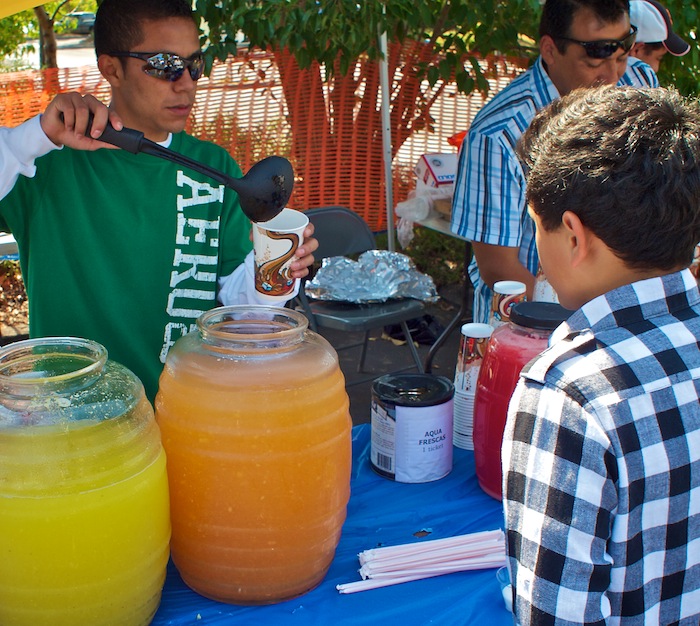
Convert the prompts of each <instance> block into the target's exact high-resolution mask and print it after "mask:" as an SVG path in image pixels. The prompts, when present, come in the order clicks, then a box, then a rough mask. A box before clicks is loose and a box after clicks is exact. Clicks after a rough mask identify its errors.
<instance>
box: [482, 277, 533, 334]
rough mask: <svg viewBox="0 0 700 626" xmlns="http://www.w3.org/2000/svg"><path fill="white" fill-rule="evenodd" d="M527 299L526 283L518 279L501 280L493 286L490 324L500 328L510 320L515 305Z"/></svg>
mask: <svg viewBox="0 0 700 626" xmlns="http://www.w3.org/2000/svg"><path fill="white" fill-rule="evenodd" d="M523 300H525V283H521V282H520V281H517V280H499V281H498V282H497V283H495V284H494V286H493V298H492V300H491V314H490V315H489V324H490V325H491V326H493V327H494V328H498V327H499V326H502V325H503V324H507V323H508V321H509V320H510V310H511V308H513V305H515V304H517V303H518V302H522V301H523Z"/></svg>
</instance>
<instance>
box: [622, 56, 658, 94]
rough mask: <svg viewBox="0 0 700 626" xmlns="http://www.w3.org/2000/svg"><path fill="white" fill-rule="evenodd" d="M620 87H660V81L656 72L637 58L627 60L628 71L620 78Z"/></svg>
mask: <svg viewBox="0 0 700 626" xmlns="http://www.w3.org/2000/svg"><path fill="white" fill-rule="evenodd" d="M618 85H624V86H627V87H658V86H659V79H658V78H657V76H656V74H655V73H654V70H653V69H652V68H651V67H650V66H649V65H647V64H646V63H644V61H642V60H640V59H637V58H636V57H629V58H628V59H627V70H626V71H625V73H624V74H623V75H622V78H620V80H619V82H618Z"/></svg>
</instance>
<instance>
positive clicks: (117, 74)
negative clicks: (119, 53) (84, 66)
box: [97, 54, 124, 87]
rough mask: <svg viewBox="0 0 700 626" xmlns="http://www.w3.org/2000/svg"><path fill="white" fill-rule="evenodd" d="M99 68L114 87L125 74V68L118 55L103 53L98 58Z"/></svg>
mask: <svg viewBox="0 0 700 626" xmlns="http://www.w3.org/2000/svg"><path fill="white" fill-rule="evenodd" d="M97 68H98V69H99V70H100V74H102V76H104V77H105V79H106V80H107V82H108V83H109V84H110V85H111V86H112V87H114V86H115V85H116V84H118V83H119V81H120V79H121V78H122V76H123V75H124V68H123V66H122V64H121V62H120V60H119V59H118V58H117V57H113V56H109V55H108V54H101V55H100V56H99V57H98V58H97Z"/></svg>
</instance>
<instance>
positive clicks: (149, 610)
mask: <svg viewBox="0 0 700 626" xmlns="http://www.w3.org/2000/svg"><path fill="white" fill-rule="evenodd" d="M169 538H170V521H169V510H168V485H167V475H166V469H165V454H164V452H163V448H162V446H161V443H160V433H159V431H158V427H157V425H156V423H155V420H154V418H153V409H152V408H151V405H150V404H149V403H148V401H147V400H146V397H145V395H144V391H143V386H142V385H141V382H140V381H139V380H138V378H136V376H134V374H132V373H131V372H130V371H129V370H127V369H126V368H125V367H123V366H121V365H119V364H117V363H114V362H112V361H109V360H107V351H106V350H105V348H104V347H102V346H101V345H99V344H97V343H95V342H92V341H87V340H84V339H76V338H49V339H32V340H28V341H21V342H17V343H14V344H10V345H8V346H6V347H4V348H2V349H0V624H2V625H3V626H37V625H42V624H50V625H51V626H75V625H76V624H90V626H108V625H110V626H126V625H129V626H141V625H146V624H148V623H150V621H151V619H152V618H153V615H154V614H155V612H156V609H157V608H158V604H159V602H160V596H161V591H162V588H163V583H164V581H165V568H166V565H167V561H168V541H169Z"/></svg>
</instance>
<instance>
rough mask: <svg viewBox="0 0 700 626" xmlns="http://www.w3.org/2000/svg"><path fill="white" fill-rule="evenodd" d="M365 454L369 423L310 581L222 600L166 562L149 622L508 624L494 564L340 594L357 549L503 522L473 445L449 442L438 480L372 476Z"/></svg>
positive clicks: (359, 432)
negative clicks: (331, 543) (287, 593)
mask: <svg viewBox="0 0 700 626" xmlns="http://www.w3.org/2000/svg"><path fill="white" fill-rule="evenodd" d="M369 452H370V427H369V425H368V424H363V425H360V426H356V427H355V428H353V470H352V488H351V493H352V495H351V497H350V503H349V505H348V516H347V520H346V522H345V525H344V526H343V533H342V537H341V539H340V544H339V545H338V549H337V551H336V555H335V559H334V560H333V563H332V564H331V567H330V570H329V571H328V574H327V575H326V578H325V579H324V580H323V582H322V583H321V584H320V585H319V586H318V587H317V588H316V589H314V590H312V591H310V592H309V593H307V594H305V595H303V596H301V597H299V598H296V599H294V600H289V601H287V602H281V603H279V604H273V605H268V606H255V607H246V606H234V605H228V604H222V603H219V602H214V601H212V600H207V599H206V598H203V597H202V596H200V595H198V594H196V593H195V592H193V591H191V590H190V589H189V588H188V587H187V586H186V585H185V584H184V583H183V582H182V579H181V578H180V576H179V575H178V573H177V570H176V569H175V568H174V567H173V565H172V563H171V564H170V565H169V566H168V574H167V579H166V582H165V589H164V590H163V599H162V602H161V605H160V608H159V610H158V612H157V613H156V616H155V618H154V620H153V625H155V626H163V625H166V624H169V625H185V624H187V625H189V624H193V625H194V624H197V625H199V624H206V625H209V624H214V625H223V624H226V625H229V624H233V625H236V624H241V625H246V626H247V625H254V626H260V625H264V624H270V625H272V626H284V625H285V624H295V625H303V626H314V625H318V626H329V625H330V626H342V625H345V624H348V625H349V624H352V625H353V626H361V625H363V624H368V625H369V624H371V625H372V626H374V625H378V624H386V625H391V626H393V625H394V624H405V625H406V626H414V625H415V626H417V625H422V624H436V625H439V626H451V625H455V626H456V625H462V626H463V625H465V624H487V625H488V626H509V625H511V624H512V618H511V615H510V613H508V612H507V611H506V609H505V607H504V605H503V599H502V596H501V591H500V588H499V585H498V583H497V581H496V570H494V569H488V570H478V571H472V572H459V573H456V574H448V575H445V576H438V577H435V578H429V579H425V580H420V581H415V582H410V583H404V584H401V585H395V586H392V587H385V588H382V589H373V590H370V591H362V592H359V593H355V594H347V595H341V594H339V593H338V591H337V590H336V588H335V586H336V585H337V584H339V583H347V582H351V581H354V580H359V579H360V576H359V574H358V571H357V570H358V568H359V564H358V559H357V555H358V553H359V552H362V551H363V550H366V549H369V548H373V547H377V546H385V545H397V544H403V543H411V542H418V541H421V539H420V538H419V537H416V533H421V531H428V532H429V533H430V534H428V535H427V536H426V537H425V538H424V540H429V539H441V538H443V537H451V536H454V535H461V534H465V533H471V532H476V531H482V530H493V529H497V528H502V527H503V516H502V509H501V504H500V502H498V501H496V500H494V499H493V498H491V497H489V496H487V495H486V494H485V493H483V492H482V491H481V489H480V488H479V485H478V483H477V480H476V476H475V474H474V455H473V453H471V452H468V451H465V450H460V449H458V448H455V449H454V467H453V469H452V472H451V473H450V474H449V475H448V476H446V477H445V478H443V479H441V480H438V481H434V482H430V483H421V484H402V483H396V482H393V481H391V480H388V479H386V478H383V477H381V476H379V475H378V474H376V473H375V472H374V471H373V470H372V468H371V466H370V463H369Z"/></svg>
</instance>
